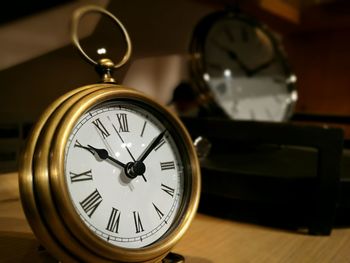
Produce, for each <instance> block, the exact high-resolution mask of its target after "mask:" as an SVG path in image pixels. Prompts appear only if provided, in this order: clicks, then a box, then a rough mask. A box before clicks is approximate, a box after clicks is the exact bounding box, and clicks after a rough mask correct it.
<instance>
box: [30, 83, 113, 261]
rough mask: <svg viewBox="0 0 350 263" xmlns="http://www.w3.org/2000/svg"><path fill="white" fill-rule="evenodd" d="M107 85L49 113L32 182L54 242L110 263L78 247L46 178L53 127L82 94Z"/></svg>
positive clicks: (85, 258)
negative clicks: (54, 199)
mask: <svg viewBox="0 0 350 263" xmlns="http://www.w3.org/2000/svg"><path fill="white" fill-rule="evenodd" d="M110 86H111V85H95V86H93V87H90V88H88V89H85V90H83V91H80V92H77V93H76V94H74V95H72V96H71V97H70V98H69V99H68V100H66V101H65V102H63V103H62V104H61V105H60V107H59V108H58V109H57V110H56V111H55V112H54V113H53V114H52V115H51V116H50V118H49V120H48V121H47V122H46V124H45V126H44V127H43V129H42V132H41V136H40V138H38V142H37V149H36V151H35V153H34V160H33V164H34V170H33V177H34V185H35V189H36V194H37V196H38V198H37V199H38V201H37V203H38V204H39V206H40V208H41V209H40V210H41V214H42V215H43V218H44V221H45V222H46V226H47V229H48V230H49V232H51V233H52V234H53V235H54V236H55V238H56V239H57V240H58V242H59V243H60V244H62V245H64V246H65V247H66V249H67V250H68V251H69V252H70V253H71V254H73V255H74V256H75V257H76V258H78V259H79V261H84V262H97V261H98V262H110V261H105V260H102V259H101V258H100V257H97V256H96V255H95V254H94V253H92V252H91V250H89V249H86V247H84V246H81V244H80V243H79V242H78V241H77V240H76V239H75V238H74V236H72V234H71V233H70V232H69V230H68V229H67V228H66V226H65V225H64V223H63V221H62V219H61V218H60V215H59V212H58V211H57V210H56V207H55V204H54V201H53V198H52V195H53V194H54V193H53V192H52V190H51V185H50V180H49V179H50V178H49V165H50V159H51V155H50V148H51V143H52V138H53V136H54V133H55V130H56V128H57V126H58V125H59V123H60V122H61V120H62V118H63V116H64V115H65V114H66V113H67V111H68V110H69V109H70V108H71V107H72V106H73V105H75V104H76V103H77V101H79V100H80V99H81V98H82V97H84V96H86V95H87V94H90V93H92V92H94V91H96V90H101V89H105V88H106V87H110Z"/></svg>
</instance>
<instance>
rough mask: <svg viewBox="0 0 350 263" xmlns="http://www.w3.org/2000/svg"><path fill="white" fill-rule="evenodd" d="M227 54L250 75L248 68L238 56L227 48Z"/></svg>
mask: <svg viewBox="0 0 350 263" xmlns="http://www.w3.org/2000/svg"><path fill="white" fill-rule="evenodd" d="M227 52H228V54H229V56H230V58H231V59H233V60H235V61H236V62H237V64H238V66H239V67H240V68H241V69H242V70H243V71H244V73H245V74H246V75H247V76H249V75H250V69H249V68H248V67H247V66H246V65H245V64H244V63H243V62H242V61H241V60H240V59H239V58H238V56H237V55H236V53H235V52H233V51H232V50H227Z"/></svg>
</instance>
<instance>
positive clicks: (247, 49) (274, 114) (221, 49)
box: [203, 18, 296, 121]
mask: <svg viewBox="0 0 350 263" xmlns="http://www.w3.org/2000/svg"><path fill="white" fill-rule="evenodd" d="M275 45H276V43H274V42H273V41H272V40H271V37H269V35H268V34H267V33H266V32H265V31H264V30H263V29H262V28H260V27H257V26H254V25H253V24H252V23H251V22H249V21H246V20H244V19H238V18H237V19H231V18H228V19H221V20H218V21H217V22H216V23H215V24H213V26H212V27H211V28H210V30H209V31H208V34H207V36H206V40H205V44H204V50H203V51H204V67H205V70H206V71H205V73H204V75H203V78H204V80H205V81H206V82H207V84H208V85H209V87H210V89H211V91H212V92H213V93H214V96H215V98H216V100H217V101H218V103H219V104H220V106H221V107H222V108H223V109H224V110H225V112H226V113H227V114H228V115H229V116H230V117H231V118H233V119H250V120H268V121H281V120H284V119H286V118H287V117H288V116H287V115H288V111H289V107H290V104H291V103H292V102H293V100H295V99H296V93H295V92H291V89H290V85H289V84H290V83H292V82H294V81H295V76H294V75H290V73H289V72H288V70H287V68H286V66H285V65H284V64H283V63H284V62H283V60H282V58H281V54H279V53H276V46H275Z"/></svg>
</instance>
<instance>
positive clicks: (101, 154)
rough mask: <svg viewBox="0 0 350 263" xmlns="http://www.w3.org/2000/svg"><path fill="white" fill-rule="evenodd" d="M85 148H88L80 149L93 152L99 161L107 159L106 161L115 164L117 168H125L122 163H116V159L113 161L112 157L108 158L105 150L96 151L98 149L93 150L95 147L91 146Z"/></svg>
mask: <svg viewBox="0 0 350 263" xmlns="http://www.w3.org/2000/svg"><path fill="white" fill-rule="evenodd" d="M87 146H88V147H82V148H84V149H87V150H89V151H90V152H95V153H96V154H97V155H98V157H99V158H100V159H102V160H106V159H108V160H110V161H112V162H113V163H115V164H118V165H119V166H121V167H123V168H124V167H125V164H124V163H122V162H121V161H118V160H117V159H115V158H113V157H112V156H110V155H109V154H108V152H107V150H106V149H98V148H95V147H93V146H91V145H89V144H88V145H87Z"/></svg>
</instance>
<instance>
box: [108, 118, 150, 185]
mask: <svg viewBox="0 0 350 263" xmlns="http://www.w3.org/2000/svg"><path fill="white" fill-rule="evenodd" d="M112 126H113V129H114V131H115V132H116V133H117V135H118V137H119V139H120V140H121V141H122V143H124V145H125V149H126V150H127V151H128V153H129V155H130V157H131V159H132V160H133V161H134V163H135V162H136V160H135V158H134V156H133V155H132V153H131V152H130V150H129V148H128V146H126V144H125V142H124V140H123V138H122V136H121V135H120V133H119V132H118V130H117V128H116V127H115V126H114V124H113V123H112ZM132 165H133V163H129V164H128V165H127V168H126V169H125V170H126V174H127V175H128V174H130V173H131V172H130V167H131V166H132ZM141 170H142V169H141ZM143 173H144V171H143V172H142V174H136V176H137V175H141V176H142V178H143V180H144V181H145V182H147V179H146V177H145V175H144V174H143ZM136 176H135V173H134V174H133V175H132V176H131V177H130V178H135V177H136Z"/></svg>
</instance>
